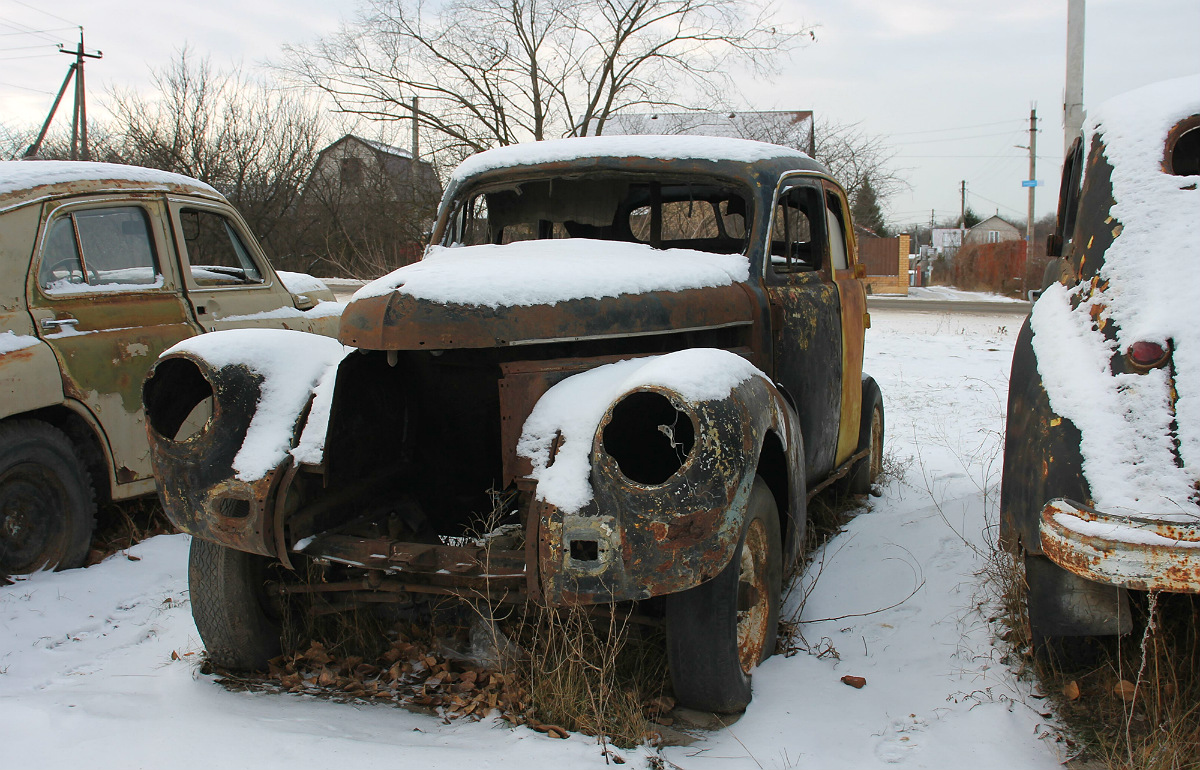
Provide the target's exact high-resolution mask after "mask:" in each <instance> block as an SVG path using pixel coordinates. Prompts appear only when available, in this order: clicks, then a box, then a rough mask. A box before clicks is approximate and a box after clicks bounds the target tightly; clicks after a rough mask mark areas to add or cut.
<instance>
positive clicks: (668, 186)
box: [445, 175, 750, 254]
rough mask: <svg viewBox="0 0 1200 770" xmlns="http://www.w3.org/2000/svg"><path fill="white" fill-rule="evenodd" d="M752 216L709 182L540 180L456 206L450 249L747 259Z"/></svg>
mask: <svg viewBox="0 0 1200 770" xmlns="http://www.w3.org/2000/svg"><path fill="white" fill-rule="evenodd" d="M749 209H750V204H749V195H748V193H747V192H746V191H745V190H744V189H742V188H741V187H739V186H738V185H736V184H733V183H730V182H726V181H722V180H718V179H713V178H710V177H701V176H697V177H694V178H689V177H671V178H653V179H650V178H647V177H646V176H642V175H620V176H612V175H610V176H589V177H582V178H562V177H559V178H551V179H534V180H530V181H525V182H518V183H513V184H507V185H502V186H500V185H497V186H491V187H485V188H483V189H476V190H474V191H472V192H471V193H470V194H469V195H468V196H467V197H465V198H463V199H462V200H460V201H459V203H458V205H457V206H456V208H455V213H454V216H453V219H452V220H451V222H450V227H449V228H448V231H447V236H446V240H445V243H446V245H467V246H473V245H480V244H489V243H490V244H506V243H513V242H515V241H527V240H545V239H551V238H591V239H596V240H606V241H624V242H627V243H644V244H647V245H649V246H651V247H653V248H656V249H693V250H696V251H706V252H712V253H717V254H743V253H745V251H746V246H747V232H746V231H747V228H746V223H747V220H748V217H749V215H750V210H749Z"/></svg>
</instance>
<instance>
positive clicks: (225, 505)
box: [142, 350, 290, 556]
mask: <svg viewBox="0 0 1200 770" xmlns="http://www.w3.org/2000/svg"><path fill="white" fill-rule="evenodd" d="M262 385H263V377H262V375H260V374H258V373H256V372H254V371H252V370H251V369H250V368H248V367H246V366H244V365H240V364H231V365H227V366H221V367H214V366H212V365H210V364H209V363H208V362H207V361H206V360H204V358H202V357H201V356H198V355H196V354H194V353H192V352H190V351H186V350H184V351H175V352H169V353H167V354H165V355H164V356H163V357H162V358H160V359H159V360H158V362H156V363H155V365H154V366H153V368H151V370H150V373H149V375H148V376H147V378H146V383H145V385H144V387H143V391H142V395H143V402H144V403H145V407H146V432H147V435H148V438H149V441H150V460H151V464H152V465H153V467H154V477H155V479H156V480H157V482H158V493H159V498H160V499H161V501H162V505H163V510H164V511H165V512H166V514H167V518H168V519H170V520H171V523H172V524H174V525H175V526H176V527H178V528H179V529H180V530H182V531H184V532H187V533H188V534H190V535H193V536H195V537H200V538H204V539H205V540H211V541H213V542H215V543H219V544H221V545H225V546H228V547H230V548H235V549H237V550H240V551H248V552H251V553H258V554H262V555H264V556H274V555H275V543H274V539H273V537H272V523H273V522H272V518H271V513H272V511H271V508H272V505H271V498H272V494H271V493H272V492H273V491H274V489H275V487H276V486H277V485H278V481H279V479H280V478H281V476H282V469H281V468H276V469H275V470H273V471H270V472H268V473H267V474H265V475H264V476H263V477H262V478H259V479H257V480H255V481H251V482H247V481H242V480H240V479H238V478H237V475H236V473H235V471H234V470H233V462H234V458H235V457H237V454H238V452H239V451H240V449H241V447H242V442H243V440H244V439H245V437H246V431H247V429H248V428H249V427H250V422H251V420H253V418H254V414H255V411H256V409H257V406H258V402H259V399H260V397H261V395H262ZM288 459H289V460H290V458H288Z"/></svg>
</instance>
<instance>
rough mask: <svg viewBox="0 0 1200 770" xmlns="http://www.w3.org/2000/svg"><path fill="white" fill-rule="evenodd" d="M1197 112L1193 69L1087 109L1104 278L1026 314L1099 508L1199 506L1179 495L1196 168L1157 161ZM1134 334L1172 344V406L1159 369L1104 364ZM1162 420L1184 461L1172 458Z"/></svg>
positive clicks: (1191, 347) (1190, 434)
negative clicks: (1097, 180) (1096, 160)
mask: <svg viewBox="0 0 1200 770" xmlns="http://www.w3.org/2000/svg"><path fill="white" fill-rule="evenodd" d="M1197 113H1200V75H1193V76H1190V77H1185V78H1179V79H1177V80H1169V81H1165V82H1162V83H1156V84H1154V85H1151V86H1147V87H1145V88H1141V89H1138V90H1136V91H1132V92H1130V93H1127V94H1124V95H1122V96H1119V97H1116V98H1114V99H1111V100H1109V101H1108V102H1105V103H1104V104H1103V105H1102V106H1101V107H1099V108H1098V109H1096V110H1094V111H1093V112H1092V116H1091V119H1090V120H1089V123H1088V127H1087V135H1088V145H1085V146H1090V143H1091V139H1093V138H1096V137H1099V139H1100V140H1101V141H1103V142H1104V144H1105V148H1106V155H1107V157H1108V160H1109V162H1110V164H1111V165H1112V169H1113V171H1112V193H1113V200H1114V201H1115V203H1114V205H1113V207H1112V211H1111V214H1112V217H1113V220H1114V221H1113V222H1111V224H1112V226H1113V227H1114V228H1116V227H1117V226H1118V224H1119V226H1120V230H1119V231H1117V235H1116V238H1115V240H1114V241H1113V243H1112V245H1111V246H1109V248H1108V250H1107V251H1106V252H1105V256H1104V264H1103V266H1102V268H1101V270H1100V278H1101V283H1100V286H1101V287H1104V288H1102V289H1098V290H1096V291H1094V292H1093V291H1092V289H1091V286H1090V284H1087V283H1084V284H1081V285H1079V286H1076V287H1074V288H1067V287H1063V286H1061V285H1057V284H1056V285H1052V286H1051V287H1050V288H1049V289H1048V290H1047V291H1046V292H1045V293H1044V294H1043V295H1042V298H1041V299H1040V300H1039V301H1038V302H1037V304H1036V305H1035V306H1034V309H1033V314H1032V317H1031V324H1032V328H1033V332H1034V338H1033V347H1034V350H1035V352H1036V353H1037V359H1038V370H1039V371H1040V372H1041V374H1042V378H1043V381H1044V384H1045V387H1046V391H1047V393H1048V394H1049V396H1050V404H1051V407H1052V408H1053V410H1054V411H1055V413H1057V414H1060V415H1062V416H1064V417H1067V418H1069V419H1070V420H1071V421H1072V422H1073V423H1075V425H1076V427H1077V428H1078V429H1079V431H1080V433H1081V441H1080V450H1081V452H1082V455H1083V464H1084V472H1085V475H1086V476H1087V479H1088V483H1089V485H1090V486H1091V490H1092V496H1093V498H1094V500H1095V502H1096V504H1097V506H1099V507H1100V508H1102V509H1105V510H1114V511H1124V512H1131V511H1136V512H1142V513H1145V514H1176V515H1183V516H1186V517H1189V518H1190V517H1194V516H1196V515H1197V514H1200V508H1198V507H1197V506H1196V505H1195V504H1194V503H1191V502H1189V497H1190V496H1192V495H1194V494H1195V486H1194V485H1195V483H1196V479H1197V470H1198V469H1200V325H1197V324H1196V322H1195V307H1196V297H1198V296H1200V190H1198V189H1197V187H1198V186H1200V185H1198V183H1200V177H1197V176H1190V177H1185V176H1173V175H1170V174H1167V173H1165V172H1163V170H1162V165H1161V164H1162V160H1163V151H1164V143H1165V139H1166V136H1167V132H1168V130H1169V129H1171V128H1172V127H1173V126H1174V125H1175V124H1176V123H1178V122H1179V121H1180V120H1181V119H1183V118H1186V117H1188V116H1189V115H1193V114H1197ZM1189 186H1190V187H1191V188H1192V189H1187V188H1188V187H1189ZM1104 282H1107V286H1106V287H1105V283H1104ZM1073 300H1075V301H1078V302H1079V306H1078V307H1077V308H1076V309H1074V310H1072V309H1071V303H1072V301H1073ZM1096 308H1103V310H1102V312H1100V317H1101V318H1102V319H1104V320H1106V321H1108V322H1112V323H1115V324H1116V326H1117V328H1118V332H1117V339H1116V341H1115V343H1110V342H1108V341H1107V340H1105V339H1104V337H1103V336H1102V335H1101V334H1100V333H1098V332H1097V331H1096V329H1095V325H1094V324H1093V322H1092V317H1091V313H1092V312H1093V309H1096ZM1139 340H1145V341H1150V342H1157V343H1160V344H1164V345H1165V344H1166V343H1167V341H1168V340H1169V341H1171V343H1172V347H1173V362H1174V374H1175V378H1174V387H1175V389H1176V391H1177V393H1178V398H1177V399H1176V400H1175V403H1174V412H1172V403H1171V401H1172V399H1171V395H1170V390H1171V386H1172V383H1171V381H1170V379H1169V376H1168V372H1167V371H1166V370H1162V369H1159V370H1154V371H1151V372H1149V373H1147V374H1140V375H1139V374H1126V375H1116V376H1114V375H1113V374H1112V372H1111V369H1110V365H1109V360H1110V358H1111V357H1112V356H1113V355H1114V354H1116V353H1122V354H1123V353H1124V352H1125V351H1127V350H1128V349H1129V346H1130V345H1132V344H1133V343H1134V342H1138V341H1139ZM1172 423H1174V424H1175V425H1176V426H1177V428H1176V434H1175V435H1176V437H1177V438H1178V440H1179V454H1180V456H1181V457H1182V459H1183V462H1184V465H1185V467H1184V468H1179V467H1178V466H1177V465H1176V462H1175V458H1174V447H1173V437H1172Z"/></svg>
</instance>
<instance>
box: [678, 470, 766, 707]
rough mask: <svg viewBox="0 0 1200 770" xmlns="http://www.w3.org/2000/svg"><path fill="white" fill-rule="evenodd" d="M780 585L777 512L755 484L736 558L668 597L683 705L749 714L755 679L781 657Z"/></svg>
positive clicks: (762, 487)
mask: <svg viewBox="0 0 1200 770" xmlns="http://www.w3.org/2000/svg"><path fill="white" fill-rule="evenodd" d="M782 582H783V554H782V546H781V544H780V534H779V513H778V510H777V508H776V505H775V498H774V497H773V496H772V495H771V490H770V489H768V488H767V485H766V483H765V482H764V481H763V480H762V479H755V481H754V489H753V491H752V492H751V493H750V503H749V505H748V507H747V511H746V524H745V526H744V528H743V530H742V537H741V542H739V543H738V546H737V548H736V549H735V550H734V553H733V559H732V560H730V562H729V564H728V565H727V566H726V567H725V568H724V569H723V570H721V572H720V573H719V574H718V575H717V576H716V577H715V578H713V579H712V580H709V581H708V582H706V583H702V584H701V585H698V586H696V587H695V588H692V589H689V590H687V591H682V592H680V593H677V594H671V595H670V596H668V597H667V601H666V616H667V658H668V661H669V665H670V669H671V682H672V684H673V686H674V688H675V697H676V699H677V700H678V701H679V703H680V704H682V705H684V706H688V707H690V708H695V709H702V710H705V711H715V712H721V713H730V712H736V711H741V710H742V709H744V708H746V706H747V704H749V703H750V696H751V693H750V676H751V672H752V671H753V669H754V667H755V666H757V665H758V664H759V663H761V662H762V661H763V660H766V659H767V658H768V657H770V655H771V653H773V652H774V651H775V637H776V633H777V630H778V623H779V604H780V588H781V585H782Z"/></svg>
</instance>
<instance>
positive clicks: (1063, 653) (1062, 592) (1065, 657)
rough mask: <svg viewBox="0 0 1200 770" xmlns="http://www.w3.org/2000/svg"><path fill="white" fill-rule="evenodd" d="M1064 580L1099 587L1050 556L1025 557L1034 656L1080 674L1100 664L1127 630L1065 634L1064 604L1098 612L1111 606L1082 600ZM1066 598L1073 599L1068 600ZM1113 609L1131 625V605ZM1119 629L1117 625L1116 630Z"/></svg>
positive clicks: (1101, 601) (1086, 597) (1097, 600)
mask: <svg viewBox="0 0 1200 770" xmlns="http://www.w3.org/2000/svg"><path fill="white" fill-rule="evenodd" d="M1064 578H1065V579H1066V580H1067V581H1069V582H1070V583H1078V584H1080V585H1092V586H1095V585H1096V584H1088V581H1083V580H1081V579H1079V578H1075V577H1073V576H1072V575H1071V574H1070V573H1068V572H1067V571H1066V570H1064V569H1063V568H1062V567H1060V566H1058V565H1057V564H1055V563H1054V562H1053V561H1051V560H1050V559H1049V558H1047V557H1046V556H1041V555H1035V554H1029V553H1027V554H1025V581H1026V586H1027V589H1028V591H1027V594H1026V599H1025V601H1026V611H1027V613H1028V616H1029V630H1030V645H1031V646H1032V648H1033V653H1034V655H1035V656H1036V657H1037V659H1038V660H1039V661H1041V662H1042V663H1043V664H1046V665H1049V666H1050V667H1051V668H1052V669H1053V670H1055V671H1080V670H1083V669H1085V668H1090V667H1092V666H1094V665H1096V664H1097V663H1099V662H1100V660H1101V653H1103V652H1104V649H1105V647H1106V646H1107V645H1109V644H1111V643H1112V642H1113V641H1114V640H1116V638H1117V633H1116V632H1117V631H1123V630H1126V629H1121V628H1119V627H1114V628H1113V629H1112V630H1113V631H1114V633H1111V634H1105V633H1090V634H1089V633H1072V634H1064V633H1062V631H1063V629H1062V621H1063V613H1062V612H1061V609H1060V606H1061V604H1060V603H1062V602H1064V601H1065V602H1066V603H1067V604H1068V605H1076V606H1078V605H1079V604H1080V603H1082V604H1083V605H1084V606H1088V607H1092V608H1096V609H1100V608H1103V607H1105V606H1106V605H1108V604H1109V603H1110V602H1107V601H1105V600H1104V598H1103V597H1098V596H1095V595H1090V596H1089V595H1083V596H1081V595H1078V594H1077V593H1076V592H1072V591H1070V590H1069V588H1064V580H1063V579H1064ZM1100 591H1101V593H1103V592H1104V591H1105V589H1103V588H1101V589H1100ZM1116 591H1117V589H1116V587H1112V588H1111V593H1112V594H1113V595H1114V596H1115V595H1116ZM1072 594H1074V596H1072ZM1064 596H1066V597H1072V598H1064ZM1039 602H1040V604H1039ZM1111 605H1112V606H1111V607H1108V608H1107V609H1108V610H1110V611H1111V614H1113V615H1115V616H1116V617H1117V618H1118V619H1119V618H1120V616H1121V615H1124V616H1125V620H1126V621H1127V622H1128V619H1129V607H1128V606H1127V605H1128V603H1127V602H1124V603H1122V605H1121V606H1120V607H1118V604H1117V602H1116V601H1112V602H1111ZM1116 625H1117V624H1116V623H1115V622H1114V626H1116ZM1071 630H1074V629H1071Z"/></svg>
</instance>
